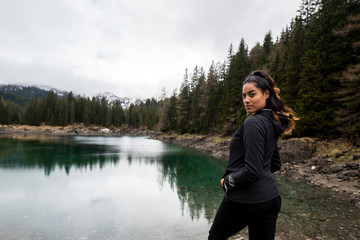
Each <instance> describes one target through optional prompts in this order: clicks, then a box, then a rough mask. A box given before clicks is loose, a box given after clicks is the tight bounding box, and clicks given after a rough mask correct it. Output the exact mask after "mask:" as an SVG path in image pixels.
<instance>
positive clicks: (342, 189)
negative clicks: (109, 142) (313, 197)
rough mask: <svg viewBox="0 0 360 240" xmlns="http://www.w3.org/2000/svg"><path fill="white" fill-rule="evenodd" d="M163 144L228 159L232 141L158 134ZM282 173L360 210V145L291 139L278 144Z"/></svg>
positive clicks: (355, 143) (347, 142)
mask: <svg viewBox="0 0 360 240" xmlns="http://www.w3.org/2000/svg"><path fill="white" fill-rule="evenodd" d="M152 137H153V138H156V139H158V140H161V141H164V142H170V143H175V144H179V145H182V146H186V147H191V148H195V149H197V150H199V151H202V152H206V153H208V154H211V155H213V156H215V157H218V158H223V159H225V160H226V159H227V157H228V146H229V142H230V139H231V137H221V136H218V135H213V136H203V135H190V134H184V135H178V134H175V133H173V134H158V135H155V136H152ZM279 150H280V155H281V158H282V162H283V163H282V170H281V171H280V172H279V173H277V174H280V175H283V176H285V177H287V178H291V179H294V180H296V181H302V182H306V183H308V184H311V185H314V186H317V187H321V188H325V189H328V190H330V191H333V192H336V193H338V194H341V195H342V196H344V197H345V198H346V199H348V200H349V201H350V202H351V203H353V204H354V205H355V206H357V207H358V208H360V142H359V141H351V140H350V139H334V140H321V139H312V138H292V139H281V140H279Z"/></svg>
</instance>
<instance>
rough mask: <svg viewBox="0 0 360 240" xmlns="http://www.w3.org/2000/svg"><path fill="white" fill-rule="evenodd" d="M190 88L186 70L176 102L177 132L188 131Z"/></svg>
mask: <svg viewBox="0 0 360 240" xmlns="http://www.w3.org/2000/svg"><path fill="white" fill-rule="evenodd" d="M190 104H191V101H190V86H189V77H188V73H187V69H186V70H185V75H184V81H183V82H182V84H181V88H180V94H179V99H178V102H177V115H178V124H177V127H178V128H177V131H178V132H180V133H186V132H188V131H189V129H190V121H189V120H190V119H191V115H190V114H191V109H190Z"/></svg>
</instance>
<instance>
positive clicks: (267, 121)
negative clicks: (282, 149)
mask: <svg viewBox="0 0 360 240" xmlns="http://www.w3.org/2000/svg"><path fill="white" fill-rule="evenodd" d="M278 117H279V118H280V120H281V124H279V123H278V122H276V121H275V119H274V118H273V117H272V112H271V110H269V109H262V110H260V111H258V112H257V113H256V114H254V115H252V116H250V117H248V118H246V119H245V121H244V122H243V123H242V124H241V126H240V127H239V129H238V130H237V131H236V132H235V134H234V136H233V137H232V139H231V141H230V156H229V161H228V165H227V168H226V171H225V174H224V176H223V177H224V189H225V191H226V196H227V198H228V199H229V200H232V201H236V202H241V203H261V202H266V201H268V200H271V199H273V198H275V197H277V196H279V195H280V194H279V190H278V188H277V185H276V182H275V179H274V177H273V175H272V173H273V172H275V171H278V170H280V167H281V160H280V154H279V150H278V146H277V141H278V138H279V136H280V135H281V134H282V133H283V132H284V131H285V130H286V128H287V125H288V120H287V119H286V118H285V117H284V116H282V115H280V114H279V115H278Z"/></svg>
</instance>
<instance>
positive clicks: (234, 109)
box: [221, 39, 251, 134]
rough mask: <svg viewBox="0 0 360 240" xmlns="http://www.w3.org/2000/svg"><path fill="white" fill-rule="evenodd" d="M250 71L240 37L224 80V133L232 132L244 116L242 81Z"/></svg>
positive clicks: (246, 50)
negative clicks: (237, 47)
mask: <svg viewBox="0 0 360 240" xmlns="http://www.w3.org/2000/svg"><path fill="white" fill-rule="evenodd" d="M250 71H251V69H250V62H249V57H248V49H247V47H246V44H245V41H244V39H242V40H241V42H240V45H239V49H238V51H237V53H236V54H235V56H234V57H233V59H232V62H231V63H230V67H229V71H228V75H227V76H226V78H225V80H224V90H225V92H224V96H223V99H222V100H221V101H222V103H221V104H223V106H224V107H225V108H224V109H225V112H223V114H224V117H223V120H225V121H224V130H225V133H228V134H231V133H233V132H234V131H235V130H236V129H237V128H238V126H239V125H240V123H241V122H242V121H243V119H244V118H245V117H246V114H245V111H244V108H243V106H242V82H243V81H244V79H245V78H246V76H247V75H248V74H249V73H250Z"/></svg>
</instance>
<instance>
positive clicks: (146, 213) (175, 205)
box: [0, 135, 360, 240]
mask: <svg viewBox="0 0 360 240" xmlns="http://www.w3.org/2000/svg"><path fill="white" fill-rule="evenodd" d="M225 165H226V163H225V162H224V161H223V160H220V159H216V158H213V157H210V156H208V155H205V154H202V153H198V152H196V151H193V150H191V149H188V148H183V147H179V146H177V145H172V144H167V143H163V142H160V141H157V140H151V139H149V138H147V137H126V136H124V137H108V136H47V135H12V136H2V137H0V190H1V191H0V239H1V240H3V239H24V240H25V239H50V240H52V239H96V240H98V239H206V238H207V232H208V229H209V228H210V225H211V222H212V220H213V218H214V215H215V213H216V210H217V207H218V205H219V203H220V201H221V199H222V197H223V192H222V190H221V189H220V187H219V178H220V177H221V176H222V174H223V171H224V169H225ZM278 183H279V187H280V189H281V192H282V197H283V209H282V212H281V214H280V218H279V224H278V234H279V235H281V236H283V238H284V239H285V237H286V239H305V238H309V239H310V238H313V239H315V237H317V236H325V237H326V238H324V239H346V235H347V234H348V233H352V234H354V233H356V232H357V231H358V229H359V226H360V223H359V219H358V216H359V210H358V209H355V208H354V207H353V206H351V205H350V204H348V203H347V202H345V201H343V200H341V199H338V198H336V197H335V196H333V195H331V194H329V193H328V192H326V191H322V190H319V189H316V191H315V190H314V188H312V187H309V186H307V185H304V184H299V183H294V182H291V181H287V180H286V179H282V178H278ZM243 234H244V235H245V234H246V230H245V231H244V233H243Z"/></svg>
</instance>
